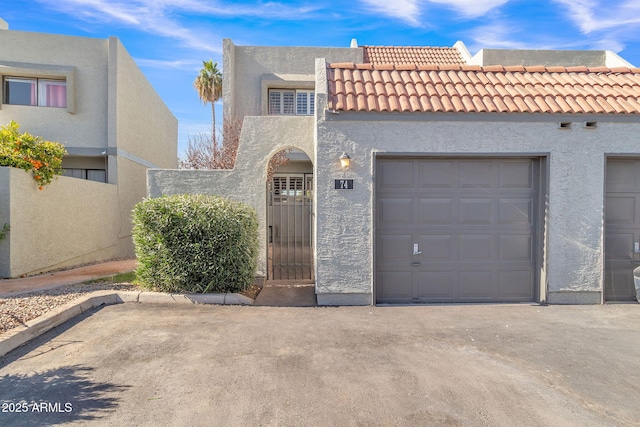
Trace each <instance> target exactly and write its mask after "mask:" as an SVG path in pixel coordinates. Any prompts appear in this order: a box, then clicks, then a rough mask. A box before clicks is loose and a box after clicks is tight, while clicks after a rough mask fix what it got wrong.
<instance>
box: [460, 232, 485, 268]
mask: <svg viewBox="0 0 640 427" xmlns="http://www.w3.org/2000/svg"><path fill="white" fill-rule="evenodd" d="M458 242H459V244H458V251H459V261H460V262H466V261H486V262H488V261H491V260H492V259H493V236H492V235H463V236H460V237H459V238H458Z"/></svg>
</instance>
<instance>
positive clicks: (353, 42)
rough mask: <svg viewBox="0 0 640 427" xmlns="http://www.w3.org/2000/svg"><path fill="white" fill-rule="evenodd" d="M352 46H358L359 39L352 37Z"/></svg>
mask: <svg viewBox="0 0 640 427" xmlns="http://www.w3.org/2000/svg"><path fill="white" fill-rule="evenodd" d="M349 47H351V48H356V47H358V40H356V39H351V46H349Z"/></svg>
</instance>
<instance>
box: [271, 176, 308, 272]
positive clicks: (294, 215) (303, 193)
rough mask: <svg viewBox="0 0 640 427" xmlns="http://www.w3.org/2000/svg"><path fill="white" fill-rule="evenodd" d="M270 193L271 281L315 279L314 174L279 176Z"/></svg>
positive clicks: (275, 177)
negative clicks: (313, 249) (312, 216)
mask: <svg viewBox="0 0 640 427" xmlns="http://www.w3.org/2000/svg"><path fill="white" fill-rule="evenodd" d="M268 193H269V200H268V206H267V219H268V226H269V228H268V233H269V236H268V238H269V249H268V250H269V253H268V262H269V265H268V270H269V277H268V278H269V279H270V280H313V279H314V271H313V251H312V247H313V229H312V227H313V221H312V220H311V215H312V212H313V175H312V174H287V175H276V176H274V177H273V179H272V181H271V183H270V188H269V192H268Z"/></svg>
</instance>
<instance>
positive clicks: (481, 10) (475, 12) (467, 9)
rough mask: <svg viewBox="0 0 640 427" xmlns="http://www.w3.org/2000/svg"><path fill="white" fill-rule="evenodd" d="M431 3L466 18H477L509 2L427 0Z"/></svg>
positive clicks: (497, 0) (504, 0) (491, 0)
mask: <svg viewBox="0 0 640 427" xmlns="http://www.w3.org/2000/svg"><path fill="white" fill-rule="evenodd" d="M429 1H430V2H431V3H437V4H443V5H446V6H449V7H451V8H452V9H455V10H457V11H458V12H460V13H461V14H463V15H464V16H466V17H470V18H473V17H478V16H482V15H484V14H486V13H487V12H489V11H490V10H491V9H494V8H496V7H498V6H502V5H503V4H505V3H507V2H509V0H429Z"/></svg>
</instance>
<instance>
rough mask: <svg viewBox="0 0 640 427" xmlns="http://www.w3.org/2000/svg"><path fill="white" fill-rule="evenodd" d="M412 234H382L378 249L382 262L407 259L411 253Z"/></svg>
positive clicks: (379, 237)
mask: <svg viewBox="0 0 640 427" xmlns="http://www.w3.org/2000/svg"><path fill="white" fill-rule="evenodd" d="M411 245H412V236H411V235H395V234H394V235H382V236H378V246H379V247H378V250H379V252H380V255H381V257H382V260H381V261H382V262H394V261H398V260H406V259H407V257H408V256H409V255H411V247H412V246H411Z"/></svg>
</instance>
